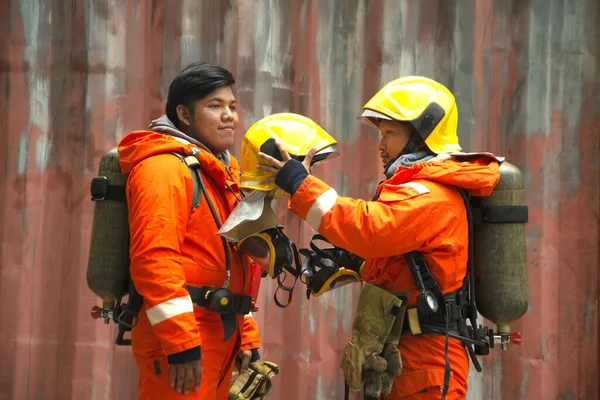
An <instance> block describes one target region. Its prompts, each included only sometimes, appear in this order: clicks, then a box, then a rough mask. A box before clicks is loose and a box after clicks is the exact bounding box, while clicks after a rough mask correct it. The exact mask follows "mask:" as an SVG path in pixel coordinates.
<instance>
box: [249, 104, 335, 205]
mask: <svg viewBox="0 0 600 400" xmlns="http://www.w3.org/2000/svg"><path fill="white" fill-rule="evenodd" d="M275 140H279V141H280V142H281V143H282V144H283V146H284V147H285V149H286V150H287V152H288V153H289V154H290V156H291V157H292V158H295V159H297V160H299V161H302V160H303V159H304V157H305V156H306V154H308V151H309V150H310V149H311V148H313V147H315V148H316V149H317V153H316V154H315V156H314V158H313V161H312V163H311V165H315V164H316V163H318V162H320V161H323V160H325V159H326V158H333V157H335V156H337V155H339V152H338V151H337V148H336V145H337V142H336V140H335V139H334V138H333V137H332V136H331V135H329V134H328V133H327V132H325V130H324V129H323V128H321V127H320V126H319V125H318V124H316V123H315V122H314V121H313V120H311V119H310V118H307V117H305V116H303V115H299V114H294V113H279V114H272V115H269V116H267V117H265V118H263V119H261V120H259V121H257V122H256V123H255V124H254V125H252V126H251V127H250V129H248V131H246V134H245V135H244V139H243V140H242V149H241V152H240V158H241V162H242V179H241V184H240V188H241V189H243V190H246V191H252V190H261V191H267V192H268V191H271V190H273V189H276V188H277V186H276V185H275V181H274V178H275V176H274V175H273V173H270V172H265V171H261V170H259V169H258V168H257V166H258V165H259V164H262V165H268V164H267V163H265V161H263V160H262V159H261V158H259V157H258V153H259V152H263V153H265V154H268V155H270V156H271V157H274V158H276V159H278V160H281V154H280V153H279V150H278V149H277V146H275ZM282 194H283V192H282V193H281V195H282Z"/></svg>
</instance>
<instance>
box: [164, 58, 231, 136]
mask: <svg viewBox="0 0 600 400" xmlns="http://www.w3.org/2000/svg"><path fill="white" fill-rule="evenodd" d="M233 85H235V79H234V77H233V75H232V74H231V72H229V71H228V70H227V69H225V68H223V67H220V66H217V65H212V64H208V63H206V62H195V63H191V64H189V65H188V66H187V67H185V68H184V69H183V70H182V71H181V72H180V73H179V75H177V77H175V79H173V81H172V82H171V85H170V86H169V94H168V95H167V106H166V111H167V117H168V118H169V119H170V120H171V122H173V123H174V124H175V126H176V127H177V128H178V129H181V122H180V121H179V118H178V117H177V106H178V105H179V104H181V105H183V106H185V107H186V108H187V109H188V110H190V111H192V112H193V110H192V107H193V105H194V103H195V102H196V101H198V100H200V99H202V98H204V97H206V96H208V95H209V94H211V93H212V92H213V91H215V90H216V89H218V88H220V87H221V86H233Z"/></svg>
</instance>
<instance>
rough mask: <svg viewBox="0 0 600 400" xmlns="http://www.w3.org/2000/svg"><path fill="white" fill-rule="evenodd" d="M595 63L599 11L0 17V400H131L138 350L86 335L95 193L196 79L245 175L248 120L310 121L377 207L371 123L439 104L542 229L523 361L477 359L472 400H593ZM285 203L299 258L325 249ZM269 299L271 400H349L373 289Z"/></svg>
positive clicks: (533, 236) (264, 325) (374, 6)
mask: <svg viewBox="0 0 600 400" xmlns="http://www.w3.org/2000/svg"><path fill="white" fill-rule="evenodd" d="M599 43H600V4H599V3H598V2H597V0H568V1H567V0H477V1H475V0H423V1H417V0H385V1H377V0H371V1H368V0H336V1H333V0H332V1H317V0H290V1H276V0H252V1H251V0H239V1H233V0H231V1H225V0H223V1H216V0H202V1H197V0H152V1H150V0H147V1H146V0H60V1H59V0H21V1H18V0H2V1H0V193H1V195H0V221H1V225H0V244H1V246H0V304H3V305H4V309H3V312H2V314H3V315H2V317H3V318H2V320H3V322H2V323H1V324H0V337H1V338H2V341H1V344H0V352H1V353H2V358H1V360H0V399H1V400H5V399H15V400H17V399H18V400H21V399H23V400H25V399H132V398H136V395H137V370H136V366H135V364H134V362H133V358H132V355H131V350H130V348H126V347H125V348H123V347H119V348H117V347H115V346H114V344H113V342H114V336H115V332H114V327H112V328H111V327H110V326H107V325H103V324H102V323H101V322H100V321H99V320H92V318H91V317H90V309H91V307H92V306H93V305H95V304H99V301H98V299H97V297H95V296H94V295H93V293H91V292H90V290H89V289H88V288H87V285H86V266H87V256H88V249H89V241H90V232H91V223H92V215H93V203H92V202H91V201H90V195H89V186H90V182H91V180H92V178H93V177H94V176H95V174H96V173H97V169H98V164H99V160H100V157H101V155H102V153H103V152H104V151H106V150H108V149H109V148H111V147H113V146H115V145H116V143H117V142H118V141H119V140H120V139H121V138H122V137H123V136H124V135H125V134H126V133H127V132H129V131H131V130H136V129H144V128H146V127H147V126H148V124H149V122H150V121H151V120H152V119H153V118H156V117H158V116H160V115H161V114H162V113H163V112H164V105H165V99H166V94H167V91H168V86H169V83H170V81H171V80H172V79H173V78H174V76H176V74H177V73H178V72H179V71H180V70H181V68H182V67H184V66H185V65H187V64H188V63H190V62H193V61H198V60H203V61H208V62H212V63H218V64H220V65H223V66H225V67H227V68H228V69H230V70H231V71H232V72H233V73H234V74H235V77H236V79H237V81H238V84H237V87H236V90H237V97H238V100H239V103H240V109H239V112H240V117H241V126H240V127H239V128H238V129H237V138H236V143H235V148H234V150H233V153H234V154H235V155H238V154H239V146H240V143H241V138H242V136H243V134H244V131H245V129H247V128H248V127H249V126H250V125H251V124H252V123H253V122H254V121H256V120H258V119H260V118H262V117H263V116H266V115H269V114H272V113H276V112H282V111H291V112H297V113H302V114H305V115H307V116H309V117H311V118H312V119H314V120H315V121H316V122H318V123H319V124H321V126H323V127H324V128H325V129H326V130H328V131H329V132H330V133H331V134H332V135H334V136H335V137H336V139H337V140H338V141H339V146H340V148H341V150H342V152H343V155H342V157H339V158H337V159H335V160H333V161H331V162H329V163H326V164H324V165H323V166H322V167H319V168H318V169H317V171H316V174H317V175H318V176H319V177H320V178H322V179H324V180H325V181H326V182H328V183H329V184H331V185H333V186H334V187H335V188H336V189H337V190H338V192H339V193H340V194H342V195H346V196H351V197H355V198H363V199H368V198H370V197H371V195H372V194H373V191H374V189H375V188H376V185H377V182H378V181H379V180H381V179H382V169H381V165H380V161H379V157H378V151H377V144H378V133H377V132H376V131H374V130H372V129H369V127H368V126H366V125H363V124H361V123H360V121H358V120H357V118H356V117H357V116H358V115H359V112H360V108H361V106H362V105H363V104H364V103H365V102H366V101H367V100H368V99H369V98H370V97H371V96H372V95H373V94H374V93H375V92H376V91H377V90H378V89H379V88H380V87H381V86H382V85H383V84H385V83H386V82H387V81H389V80H391V79H393V78H396V77H398V76H401V75H409V74H419V75H426V76H429V77H432V78H435V79H437V80H439V81H440V82H442V83H444V84H446V85H447V86H448V87H449V88H450V89H451V90H452V91H453V93H454V94H455V96H456V100H457V103H458V109H459V116H460V122H459V131H460V140H461V144H462V146H463V148H464V149H465V150H466V151H491V152H494V153H496V154H498V155H502V156H506V157H507V159H508V160H509V161H510V162H511V163H513V164H515V165H517V166H518V167H519V168H520V169H521V170H522V171H523V173H524V177H525V183H526V188H527V195H526V198H527V204H528V205H529V218H530V219H529V223H528V225H527V247H528V267H529V282H530V306H529V310H528V312H527V314H526V315H525V316H524V317H523V318H522V319H521V320H520V321H518V322H516V323H514V324H513V325H512V328H513V329H514V330H518V331H521V332H522V334H523V343H522V344H521V345H511V346H509V349H508V350H506V351H501V350H500V349H498V348H496V349H495V350H493V351H492V354H491V355H490V356H488V357H485V358H483V359H482V361H483V372H482V373H477V372H476V371H474V369H473V370H472V372H471V378H470V393H469V396H468V398H469V399H494V400H499V399H526V400H537V399H595V398H598V383H597V382H598V356H599V354H598V313H599V310H598V284H599V277H598V267H599V224H598V214H599V211H600V207H599V196H600V183H599V181H600V173H599V167H600V166H599V164H600V144H599V130H600V128H599V127H600V95H599V93H600V81H599V80H600V72H598V70H597V68H598V61H599V56H600V45H599ZM286 201H287V200H286V198H283V199H281V200H280V201H278V202H277V213H278V215H279V217H280V219H281V221H282V222H284V223H285V225H286V232H287V234H288V235H289V236H290V237H291V238H292V239H293V240H295V241H296V242H297V243H298V244H299V245H300V246H301V247H304V246H306V245H307V244H308V241H309V239H310V237H311V235H312V234H313V233H314V232H313V231H312V229H311V228H309V227H308V225H307V224H305V223H303V222H301V220H300V219H299V218H297V217H296V216H295V215H293V214H292V213H291V212H289V211H287V209H286ZM424 229H426V227H424ZM398 240H402V238H401V237H399V238H398ZM275 289H276V285H275V283H274V282H273V281H271V280H268V279H265V280H263V283H262V288H261V294H260V298H259V306H260V311H258V312H257V313H256V314H255V315H256V318H257V320H258V322H259V324H260V327H261V329H262V331H261V336H262V337H261V342H262V349H261V351H262V356H263V358H264V359H268V360H271V361H274V362H276V363H278V364H279V365H280V367H281V373H280V375H278V376H277V377H276V378H275V380H274V382H275V383H274V386H273V390H272V395H271V396H270V398H272V399H286V400H295V399H297V400H300V399H340V398H343V377H342V372H341V369H340V368H339V362H340V359H341V353H342V351H343V348H344V346H345V343H346V342H347V340H348V339H349V337H350V334H351V332H350V331H351V324H352V317H353V308H354V306H355V305H356V301H357V298H358V288H357V287H345V288H341V289H339V290H336V291H334V292H332V293H329V294H327V295H324V296H322V297H321V298H318V299H310V300H307V299H306V297H305V296H304V291H303V290H302V289H303V288H302V284H300V283H298V285H297V287H296V292H295V297H294V299H293V303H292V305H291V306H289V307H288V308H286V309H283V310H282V309H280V308H278V307H277V306H276V305H275V304H274V303H273V301H272V297H273V295H274V293H275ZM284 391H285V394H284Z"/></svg>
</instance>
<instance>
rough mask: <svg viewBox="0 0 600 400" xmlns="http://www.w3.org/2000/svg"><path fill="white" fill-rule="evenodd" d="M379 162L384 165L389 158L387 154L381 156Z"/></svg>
mask: <svg viewBox="0 0 600 400" xmlns="http://www.w3.org/2000/svg"><path fill="white" fill-rule="evenodd" d="M380 157H381V162H382V163H383V165H386V164H387V163H388V161H389V158H390V156H388V155H387V154H381V155H380Z"/></svg>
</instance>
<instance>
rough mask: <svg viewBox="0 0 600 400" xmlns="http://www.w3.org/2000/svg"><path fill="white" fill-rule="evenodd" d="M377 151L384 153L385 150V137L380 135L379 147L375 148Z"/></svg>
mask: <svg viewBox="0 0 600 400" xmlns="http://www.w3.org/2000/svg"><path fill="white" fill-rule="evenodd" d="M377 149H378V150H379V151H380V152H383V151H385V149H386V140H385V136H384V135H381V139H379V146H377Z"/></svg>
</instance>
